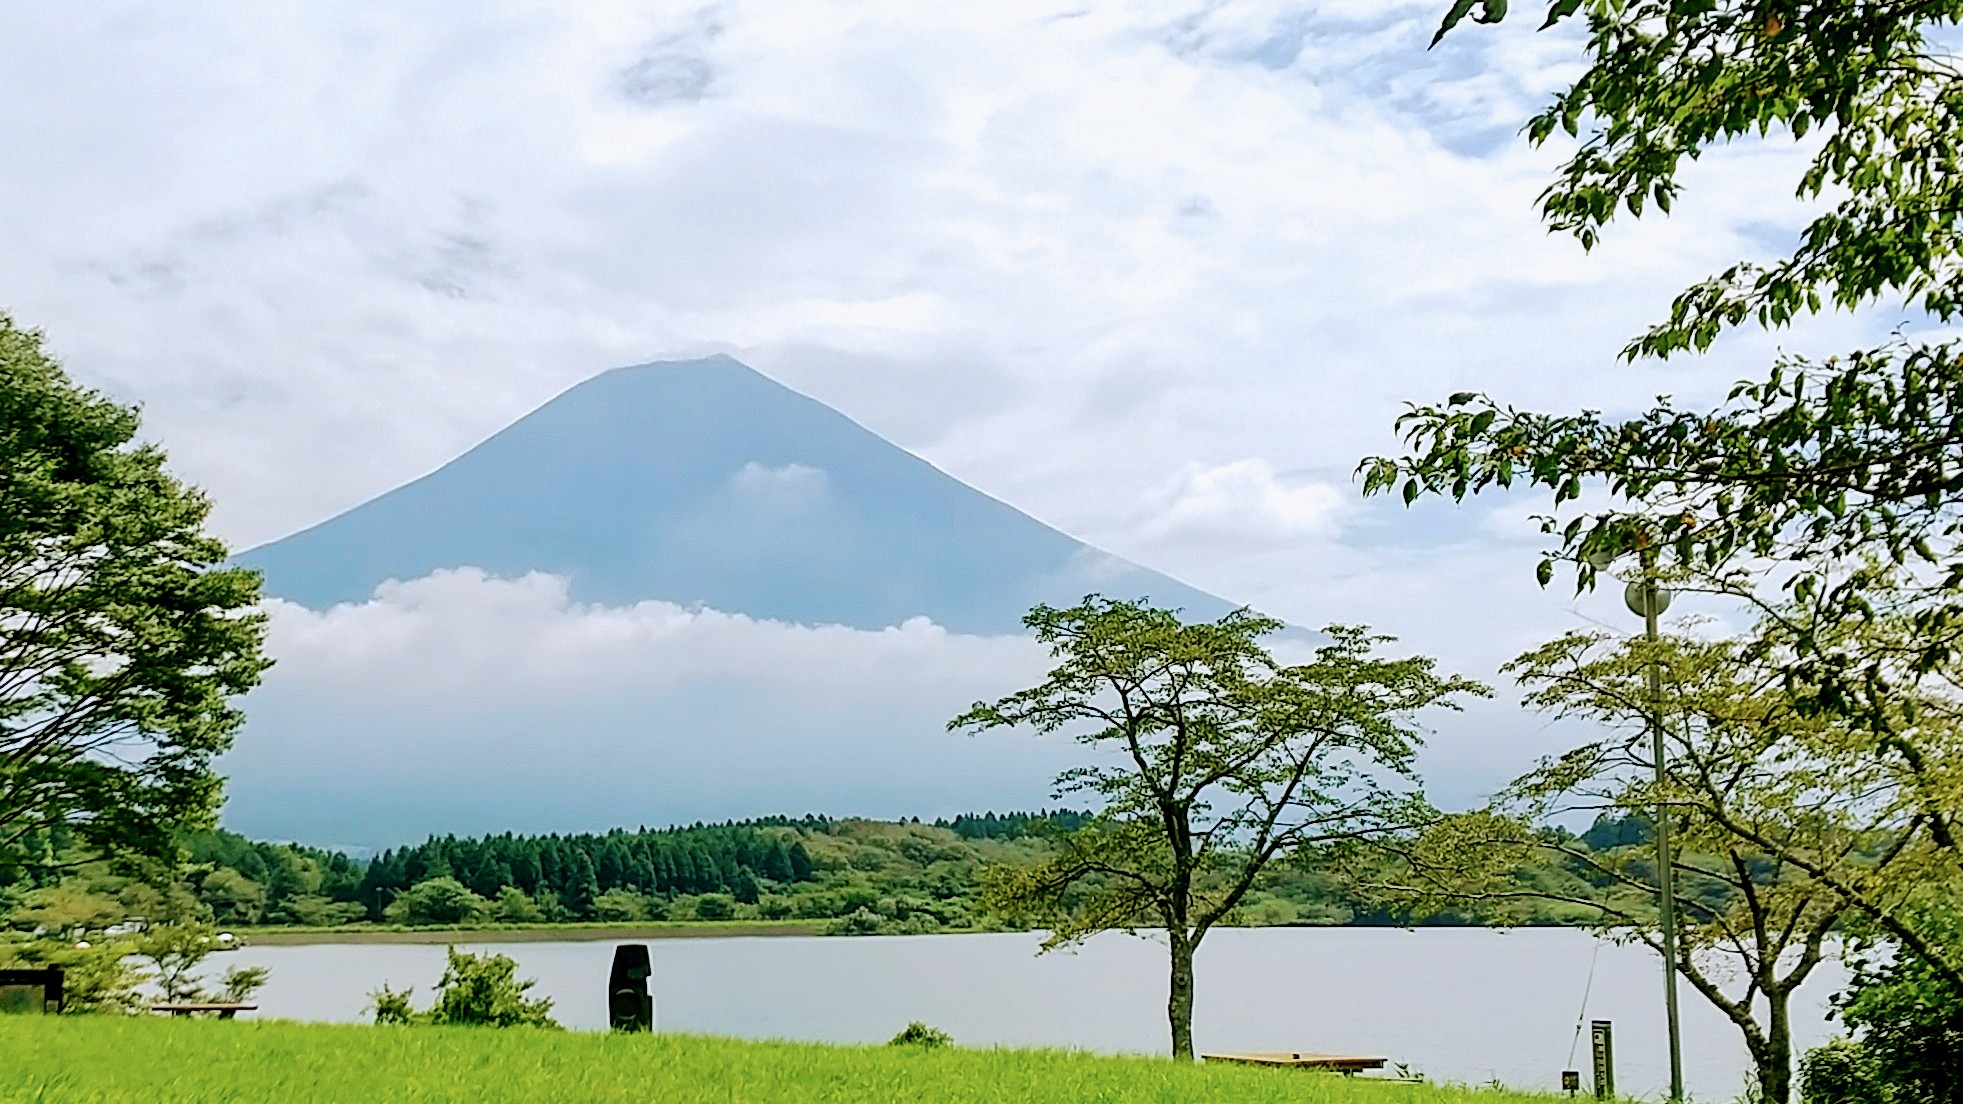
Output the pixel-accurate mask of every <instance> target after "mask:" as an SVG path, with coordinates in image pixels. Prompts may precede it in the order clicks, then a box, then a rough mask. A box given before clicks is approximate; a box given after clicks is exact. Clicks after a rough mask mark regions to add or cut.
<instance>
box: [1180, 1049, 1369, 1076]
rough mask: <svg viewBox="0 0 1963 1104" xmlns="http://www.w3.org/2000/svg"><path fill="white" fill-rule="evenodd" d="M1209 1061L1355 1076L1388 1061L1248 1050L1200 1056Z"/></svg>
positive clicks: (1344, 1056) (1339, 1055) (1283, 1051)
mask: <svg viewBox="0 0 1963 1104" xmlns="http://www.w3.org/2000/svg"><path fill="white" fill-rule="evenodd" d="M1200 1057H1202V1058H1204V1059H1206V1060H1207V1061H1209V1062H1233V1063H1236V1064H1239V1065H1244V1066H1293V1067H1295V1068H1297V1069H1320V1070H1335V1071H1336V1072H1337V1073H1342V1074H1351V1075H1353V1074H1355V1073H1356V1072H1357V1071H1358V1070H1367V1069H1383V1068H1384V1063H1385V1062H1386V1061H1388V1059H1384V1058H1371V1057H1362V1056H1358V1055H1351V1054H1312V1053H1310V1052H1308V1051H1294V1050H1274V1051H1252V1052H1249V1053H1246V1054H1202V1055H1200Z"/></svg>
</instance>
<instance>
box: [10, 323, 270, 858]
mask: <svg viewBox="0 0 1963 1104" xmlns="http://www.w3.org/2000/svg"><path fill="white" fill-rule="evenodd" d="M136 433H137V415H136V412H135V411H134V410H131V409H128V408H125V407H121V406H117V405H116V404H114V403H112V402H110V401H108V400H107V399H104V398H102V397H101V396H100V395H97V394H95V393H93V392H90V391H86V390H84V389H82V388H79V387H77V386H75V384H73V383H72V382H70V381H69V380H68V378H67V377H66V376H65V375H64V374H63V373H62V370H61V368H60V366H59V365H57V364H56V363H55V361H54V360H53V359H52V358H51V357H49V356H48V354H47V352H46V351H45V349H44V348H43V347H42V339H41V335H40V334H39V333H37V332H35V331H32V330H25V329H22V328H20V327H19V326H17V325H16V324H15V323H14V322H13V320H12V319H10V318H8V317H6V316H5V315H0V864H19V863H22V862H28V861H31V859H30V858H29V857H28V855H27V854H26V853H25V852H24V851H23V850H22V847H21V845H22V844H23V843H24V841H26V840H27V839H28V838H30V837H31V836H32V835H34V834H36V833H40V832H45V831H47V830H49V829H51V828H54V827H55V826H57V825H59V826H65V827H66V828H67V829H69V831H70V833H71V834H72V836H73V839H74V840H75V842H76V844H77V845H78V846H80V847H82V848H84V849H86V850H89V851H92V852H93V853H95V854H99V855H114V856H150V857H157V858H167V859H169V858H174V857H175V855H176V842H175V840H174V838H173V835H172V834H173V833H174V832H176V831H178V830H180V829H183V828H194V827H199V826H202V825H205V824H209V823H210V822H211V820H212V818H213V815H214V813H215V811H216V809H217V806H218V802H219V789H220V780H219V777H218V775H217V774H216V773H215V772H214V770H213V768H212V759H213V757H215V756H216V755H218V754H219V753H220V752H222V751H224V750H225V749H226V748H227V747H229V746H230V745H231V742H232V738H233V735H234V734H235V733H236V732H237V730H238V727H239V725H240V723H241V721H242V715H241V714H240V712H239V710H238V709H237V708H236V707H235V705H234V704H233V703H232V699H233V698H234V697H235V696H237V695H239V694H242V693H244V692H245V691H247V690H249V689H251V688H252V687H253V686H254V685H255V684H256V683H257V682H258V681H259V676H260V673H261V671H263V670H264V669H265V667H266V665H267V661H266V660H265V659H263V658H262V657H261V654H260V645H261V642H262V639H263V636H264V630H265V624H264V618H263V617H262V616H261V615H260V614H259V613H258V612H256V610H255V606H256V603H257V602H258V598H259V584H258V576H257V575H256V574H255V573H253V572H251V571H248V570H245V569H241V568H233V567H226V566H224V564H225V559H226V550H225V546H224V545H223V544H221V543H220V542H219V541H217V540H216V539H214V538H212V537H210V536H208V535H206V534H205V533H204V531H203V525H204V522H205V517H206V514H207V513H208V510H209V506H208V504H207V503H206V501H205V499H204V498H203V496H201V495H200V494H198V493H197V492H196V491H195V490H193V489H191V488H189V487H187V486H185V485H184V484H182V483H179V482H178V481H177V480H176V479H174V478H172V477H171V476H170V474H169V473H167V472H166V471H165V470H164V466H163V465H164V456H163V453H162V451H161V450H159V449H157V448H156V447H155V446H152V445H143V444H138V443H136V441H135V438H136Z"/></svg>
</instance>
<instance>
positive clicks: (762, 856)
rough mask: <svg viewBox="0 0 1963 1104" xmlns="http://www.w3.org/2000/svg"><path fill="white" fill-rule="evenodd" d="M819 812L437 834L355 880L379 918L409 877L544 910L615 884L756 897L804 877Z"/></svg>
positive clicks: (663, 892)
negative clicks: (602, 828) (513, 893)
mask: <svg viewBox="0 0 1963 1104" xmlns="http://www.w3.org/2000/svg"><path fill="white" fill-rule="evenodd" d="M824 827H826V825H825V823H824V822H819V821H806V822H799V823H796V824H793V823H791V822H784V821H765V822H749V823H744V824H719V825H695V826H692V827H688V828H664V829H659V830H652V831H650V830H648V829H645V828H643V829H641V830H639V831H634V832H629V831H625V830H615V831H612V832H608V833H606V834H605V835H577V836H558V835H552V836H516V835H510V834H505V835H500V836H489V837H486V838H483V839H458V838H457V837H455V836H443V837H440V838H437V839H432V840H429V841H428V842H426V843H423V844H420V845H418V846H415V847H404V848H402V849H400V850H393V851H384V852H382V854H381V855H380V856H379V857H377V858H376V859H375V861H374V862H372V863H370V864H369V866H368V870H367V872H366V874H365V875H364V876H363V877H362V879H361V883H360V890H359V892H360V900H361V901H362V902H363V903H364V904H365V905H367V906H368V908H369V915H370V918H372V919H382V918H383V917H384V915H385V914H386V911H387V903H388V901H389V900H390V899H392V898H394V897H396V896H398V895H400V894H402V893H404V892H406V891H408V890H410V889H412V888H414V887H415V886H417V885H419V884H421V883H423V882H427V881H430V880H432V879H439V878H452V879H455V880H456V881H457V882H458V883H460V884H462V885H463V886H464V887H465V888H467V889H469V890H470V891H471V892H473V893H476V894H477V895H478V896H480V897H483V898H486V899H487V900H488V899H493V898H496V897H497V896H498V895H499V894H500V893H501V892H503V891H504V890H505V889H507V888H515V889H517V890H519V891H520V892H522V893H524V894H526V895H527V896H529V897H531V898H532V899H533V900H534V901H535V902H538V903H540V904H541V906H542V907H543V908H544V909H545V910H546V911H547V912H554V911H563V912H564V913H566V914H567V915H568V916H569V917H571V918H573V919H591V918H593V917H594V907H595V902H596V901H598V900H599V899H600V896H601V895H602V894H604V893H607V892H608V891H611V890H625V891H627V892H630V893H633V894H636V895H639V896H642V897H646V898H654V897H661V898H665V899H671V900H672V899H673V898H676V897H680V896H684V895H700V894H705V893H715V894H727V895H728V896H730V897H731V898H733V899H734V900H736V901H738V902H740V903H742V904H748V905H754V904H756V903H757V902H758V901H759V900H760V899H761V898H762V896H763V892H764V887H765V886H767V885H769V886H788V885H791V884H793V883H796V882H803V881H809V880H810V879H811V877H812V875H813V873H814V870H815V866H814V864H813V863H812V860H811V853H810V851H809V850H808V849H806V847H805V845H804V840H803V838H802V836H801V833H802V832H804V831H812V830H822V829H823V828H824Z"/></svg>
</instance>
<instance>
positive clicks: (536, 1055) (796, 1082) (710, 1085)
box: [0, 1016, 1555, 1104]
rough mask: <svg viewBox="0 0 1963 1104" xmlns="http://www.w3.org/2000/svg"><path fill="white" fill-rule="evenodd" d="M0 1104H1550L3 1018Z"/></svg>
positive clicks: (1093, 1071)
mask: <svg viewBox="0 0 1963 1104" xmlns="http://www.w3.org/2000/svg"><path fill="white" fill-rule="evenodd" d="M0 1056H4V1060H0V1104H29V1102H32V1104H267V1102H278V1104H325V1102H335V1104H339V1102H343V1101H345V1102H348V1104H357V1102H358V1104H506V1102H509V1104H611V1102H616V1101H618V1102H621V1104H626V1102H629V1101H631V1102H634V1104H655V1102H659V1104H817V1102H821V1101H822V1102H826V1104H830V1102H834V1101H836V1102H849V1101H895V1102H900V1101H904V1102H907V1104H953V1102H957V1101H959V1102H962V1104H967V1102H970V1101H972V1102H975V1104H983V1102H987V1104H998V1102H999V1104H1038V1102H1040V1104H1094V1102H1101V1104H1460V1102H1463V1104H1552V1101H1553V1100H1554V1099H1555V1098H1551V1097H1544V1096H1531V1095H1527V1094H1512V1093H1502V1092H1489V1091H1484V1090H1474V1089H1465V1088H1452V1087H1444V1088H1440V1087H1433V1086H1430V1085H1409V1084H1397V1083H1372V1082H1370V1081H1368V1080H1364V1079H1350V1078H1344V1077H1338V1076H1334V1075H1330V1074H1317V1073H1303V1072H1298V1071H1292V1070H1262V1069H1237V1068H1231V1067H1215V1068H1208V1067H1193V1066H1183V1065H1178V1064H1175V1063H1172V1062H1168V1061H1164V1060H1157V1059H1150V1058H1109V1057H1093V1056H1089V1055H1082V1054H1072V1053H1066V1052H1061V1051H1029V1050H966V1049H961V1048H950V1049H943V1050H920V1049H916V1048H910V1047H908V1048H901V1047H837V1046H817V1045H811V1044H801V1043H746V1042H737V1041H734V1040H728V1039H708V1038H692V1037H685V1036H660V1035H657V1036H647V1035H636V1036H608V1035H604V1034H599V1033H559V1032H545V1031H531V1030H523V1029H513V1030H504V1031H500V1030H497V1029H493V1028H454V1027H453V1028H435V1027H393V1028H389V1027H358V1026H335V1025H317V1024H295V1023H281V1022H276V1021H275V1022H230V1023H228V1022H223V1021H185V1020H165V1019H142V1018H133V1017H132V1018H123V1017H107V1016H103V1017H95V1016H60V1017H55V1016H49V1017H41V1016H7V1017H0Z"/></svg>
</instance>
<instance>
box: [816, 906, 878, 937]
mask: <svg viewBox="0 0 1963 1104" xmlns="http://www.w3.org/2000/svg"><path fill="white" fill-rule="evenodd" d="M885 929H886V921H885V920H884V919H883V918H882V917H881V916H880V915H879V914H878V913H876V912H874V911H873V910H871V909H869V908H861V909H858V910H857V911H855V912H852V913H850V914H849V915H846V916H841V917H839V918H838V919H836V920H833V921H832V922H831V923H829V924H826V925H825V934H826V935H878V934H879V933H880V932H882V931H884V930H885Z"/></svg>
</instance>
